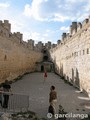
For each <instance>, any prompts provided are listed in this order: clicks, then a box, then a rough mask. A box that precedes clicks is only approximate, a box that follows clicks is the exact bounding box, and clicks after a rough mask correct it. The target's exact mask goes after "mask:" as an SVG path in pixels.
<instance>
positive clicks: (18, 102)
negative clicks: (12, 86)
mask: <svg viewBox="0 0 90 120" xmlns="http://www.w3.org/2000/svg"><path fill="white" fill-rule="evenodd" d="M0 95H1V97H2V106H1V105H0V112H13V113H14V112H21V111H27V110H28V108H29V96H28V95H21V94H11V93H8V92H2V93H1V92H0ZM4 95H9V101H8V107H7V108H4V107H3V102H4Z"/></svg>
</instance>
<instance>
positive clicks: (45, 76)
mask: <svg viewBox="0 0 90 120" xmlns="http://www.w3.org/2000/svg"><path fill="white" fill-rule="evenodd" d="M46 78H47V72H46V70H45V72H44V81H45V80H46Z"/></svg>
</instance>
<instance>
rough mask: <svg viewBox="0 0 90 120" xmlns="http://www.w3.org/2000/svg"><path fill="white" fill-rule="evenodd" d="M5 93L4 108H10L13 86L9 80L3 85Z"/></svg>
mask: <svg viewBox="0 0 90 120" xmlns="http://www.w3.org/2000/svg"><path fill="white" fill-rule="evenodd" d="M3 91H4V93H3V97H4V101H3V108H8V101H9V94H10V93H11V86H10V84H9V81H8V80H5V83H4V84H3Z"/></svg>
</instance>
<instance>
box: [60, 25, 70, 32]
mask: <svg viewBox="0 0 90 120" xmlns="http://www.w3.org/2000/svg"><path fill="white" fill-rule="evenodd" d="M60 30H62V31H69V27H66V26H62V27H61V28H60Z"/></svg>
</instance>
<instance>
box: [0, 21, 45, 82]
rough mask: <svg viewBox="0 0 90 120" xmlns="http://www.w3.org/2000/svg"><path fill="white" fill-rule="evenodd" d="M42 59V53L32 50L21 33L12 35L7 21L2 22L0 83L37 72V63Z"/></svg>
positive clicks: (0, 31) (0, 30)
mask: <svg viewBox="0 0 90 120" xmlns="http://www.w3.org/2000/svg"><path fill="white" fill-rule="evenodd" d="M42 58H43V55H42V53H41V52H40V51H35V50H34V49H32V47H31V49H30V47H29V43H27V42H25V41H23V40H22V34H21V33H20V32H17V33H11V30H10V24H9V23H8V21H7V20H5V21H4V23H3V22H2V21H0V83H1V82H3V81H4V80H6V79H8V80H13V79H14V78H17V77H18V76H20V75H23V74H24V73H27V72H33V71H35V69H36V62H37V61H41V60H42Z"/></svg>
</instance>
